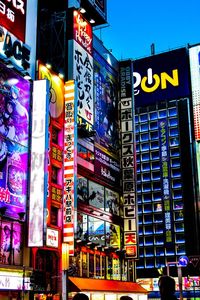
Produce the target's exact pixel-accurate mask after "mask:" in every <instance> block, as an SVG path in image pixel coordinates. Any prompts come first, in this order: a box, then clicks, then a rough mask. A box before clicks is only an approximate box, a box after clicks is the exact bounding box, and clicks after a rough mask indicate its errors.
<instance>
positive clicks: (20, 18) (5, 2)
mask: <svg viewBox="0 0 200 300" xmlns="http://www.w3.org/2000/svg"><path fill="white" fill-rule="evenodd" d="M0 25H1V26H3V27H5V28H6V29H7V30H8V31H9V32H10V33H12V34H13V35H15V36H16V37H17V38H18V39H19V40H21V41H22V42H25V30H26V0H1V1H0Z"/></svg>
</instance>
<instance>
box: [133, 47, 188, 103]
mask: <svg viewBox="0 0 200 300" xmlns="http://www.w3.org/2000/svg"><path fill="white" fill-rule="evenodd" d="M133 70H134V71H133V79H134V84H133V87H134V96H135V105H136V107H139V106H147V105H151V104H154V103H156V102H157V101H161V100H170V99H179V98H181V97H187V96H189V95H190V84H189V56H188V53H187V49H186V48H181V49H178V50H173V51H169V52H166V53H162V54H158V55H152V56H149V57H147V58H143V59H138V60H135V61H134V63H133Z"/></svg>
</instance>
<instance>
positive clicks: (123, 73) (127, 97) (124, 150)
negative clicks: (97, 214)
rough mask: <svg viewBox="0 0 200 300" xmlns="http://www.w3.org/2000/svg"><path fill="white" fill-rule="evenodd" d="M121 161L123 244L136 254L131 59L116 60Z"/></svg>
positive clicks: (128, 252)
mask: <svg viewBox="0 0 200 300" xmlns="http://www.w3.org/2000/svg"><path fill="white" fill-rule="evenodd" d="M119 72H120V117H121V143H122V146H121V161H122V166H121V167H122V176H123V177H122V178H123V198H124V207H123V208H124V213H123V217H124V247H125V250H126V257H127V258H137V256H138V253H137V245H138V241H137V211H136V206H137V203H136V162H135V139H134V102H133V101H134V100H133V91H132V89H131V86H133V81H132V76H131V74H132V61H124V62H121V63H120V69H119Z"/></svg>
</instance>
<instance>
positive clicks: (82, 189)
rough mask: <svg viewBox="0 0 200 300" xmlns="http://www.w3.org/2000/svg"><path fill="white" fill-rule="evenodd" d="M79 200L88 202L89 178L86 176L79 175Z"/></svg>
mask: <svg viewBox="0 0 200 300" xmlns="http://www.w3.org/2000/svg"><path fill="white" fill-rule="evenodd" d="M77 200H78V202H79V201H81V202H83V203H86V204H88V180H87V178H85V177H78V183H77Z"/></svg>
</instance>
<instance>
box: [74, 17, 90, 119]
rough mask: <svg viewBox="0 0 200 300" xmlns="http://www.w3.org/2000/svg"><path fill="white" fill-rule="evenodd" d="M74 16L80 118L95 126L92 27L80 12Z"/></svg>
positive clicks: (75, 75)
mask: <svg viewBox="0 0 200 300" xmlns="http://www.w3.org/2000/svg"><path fill="white" fill-rule="evenodd" d="M73 16H74V19H73V22H74V23H73V26H74V27H73V28H74V29H73V34H74V36H73V41H74V42H73V79H75V80H76V82H77V88H78V117H79V118H80V122H81V123H82V122H83V123H84V122H87V123H89V124H91V125H93V123H94V112H93V110H94V97H93V57H92V27H91V25H90V23H88V22H87V21H86V20H85V19H84V18H83V17H82V15H81V14H80V13H79V12H78V11H74V14H73ZM82 119H83V121H82Z"/></svg>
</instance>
